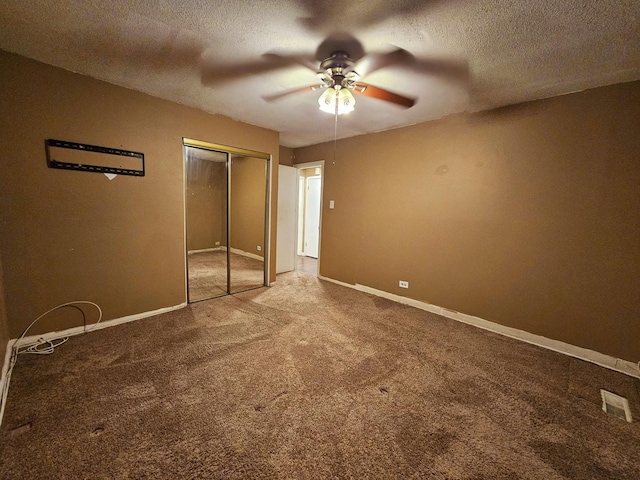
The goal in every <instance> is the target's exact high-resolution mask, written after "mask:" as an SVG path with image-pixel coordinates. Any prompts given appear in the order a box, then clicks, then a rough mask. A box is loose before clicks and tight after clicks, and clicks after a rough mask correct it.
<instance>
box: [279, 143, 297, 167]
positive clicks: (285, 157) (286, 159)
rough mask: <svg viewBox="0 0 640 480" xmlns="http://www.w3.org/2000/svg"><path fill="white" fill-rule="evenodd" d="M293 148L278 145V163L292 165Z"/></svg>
mask: <svg viewBox="0 0 640 480" xmlns="http://www.w3.org/2000/svg"><path fill="white" fill-rule="evenodd" d="M293 162H294V158H293V148H289V147H283V146H282V145H280V163H279V165H287V166H289V167H293Z"/></svg>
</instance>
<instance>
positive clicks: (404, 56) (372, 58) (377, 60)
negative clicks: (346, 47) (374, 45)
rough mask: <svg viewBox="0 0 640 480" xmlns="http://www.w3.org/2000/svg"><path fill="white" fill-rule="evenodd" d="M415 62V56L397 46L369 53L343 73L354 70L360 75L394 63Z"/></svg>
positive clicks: (362, 75)
mask: <svg viewBox="0 0 640 480" xmlns="http://www.w3.org/2000/svg"><path fill="white" fill-rule="evenodd" d="M412 62H415V57H414V56H413V55H411V54H410V53H409V52H408V51H406V50H405V49H403V48H398V49H396V50H394V51H392V52H388V53H371V54H368V55H365V56H364V57H362V58H361V59H360V60H358V61H357V62H356V63H354V64H353V65H352V66H351V67H349V68H346V69H345V73H349V72H351V71H354V72H356V73H357V74H358V75H359V76H360V77H364V76H366V75H369V74H370V73H373V72H375V71H376V70H380V69H381V68H385V67H389V66H391V65H396V64H407V63H412Z"/></svg>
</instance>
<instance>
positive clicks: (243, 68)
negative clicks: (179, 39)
mask: <svg viewBox="0 0 640 480" xmlns="http://www.w3.org/2000/svg"><path fill="white" fill-rule="evenodd" d="M296 65H302V66H304V67H306V68H308V69H310V70H312V71H313V72H314V73H317V72H318V69H317V67H316V66H315V64H313V63H311V61H309V60H308V59H307V57H305V56H304V55H279V54H276V53H265V54H264V55H262V59H261V60H258V61H256V62H248V63H239V64H223V65H221V64H216V63H215V62H214V61H212V60H204V61H203V63H202V75H201V77H202V83H203V84H204V85H215V84H218V83H223V82H228V81H231V80H235V79H239V78H243V77H248V76H250V75H259V74H262V73H268V72H273V71H276V70H281V69H283V68H288V67H292V66H296Z"/></svg>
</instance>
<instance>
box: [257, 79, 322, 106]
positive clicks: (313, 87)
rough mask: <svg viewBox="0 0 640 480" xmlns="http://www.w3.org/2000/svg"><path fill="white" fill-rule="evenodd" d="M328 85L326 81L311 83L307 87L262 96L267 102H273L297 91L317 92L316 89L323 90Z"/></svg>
mask: <svg viewBox="0 0 640 480" xmlns="http://www.w3.org/2000/svg"><path fill="white" fill-rule="evenodd" d="M326 87H327V85H326V84H324V83H323V84H321V85H309V86H307V87H300V88H294V89H292V90H286V91H284V92H280V93H275V94H273V95H265V96H263V97H262V98H263V99H264V100H266V101H267V102H273V101H275V100H280V99H281V98H284V97H288V96H289V95H294V94H296V93H302V92H315V91H316V90H322V89H323V88H326Z"/></svg>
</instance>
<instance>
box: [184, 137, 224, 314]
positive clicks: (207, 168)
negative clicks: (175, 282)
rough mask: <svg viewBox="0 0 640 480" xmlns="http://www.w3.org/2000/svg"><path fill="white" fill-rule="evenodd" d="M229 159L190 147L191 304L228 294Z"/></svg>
mask: <svg viewBox="0 0 640 480" xmlns="http://www.w3.org/2000/svg"><path fill="white" fill-rule="evenodd" d="M227 156H228V154H227V153H225V152H216V151H213V150H205V149H200V148H194V147H186V177H187V182H186V204H187V272H188V281H189V286H188V291H189V301H190V302H194V301H198V300H204V299H207V298H214V297H218V296H221V295H226V294H227V291H228V280H227V278H228V269H227Z"/></svg>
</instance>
